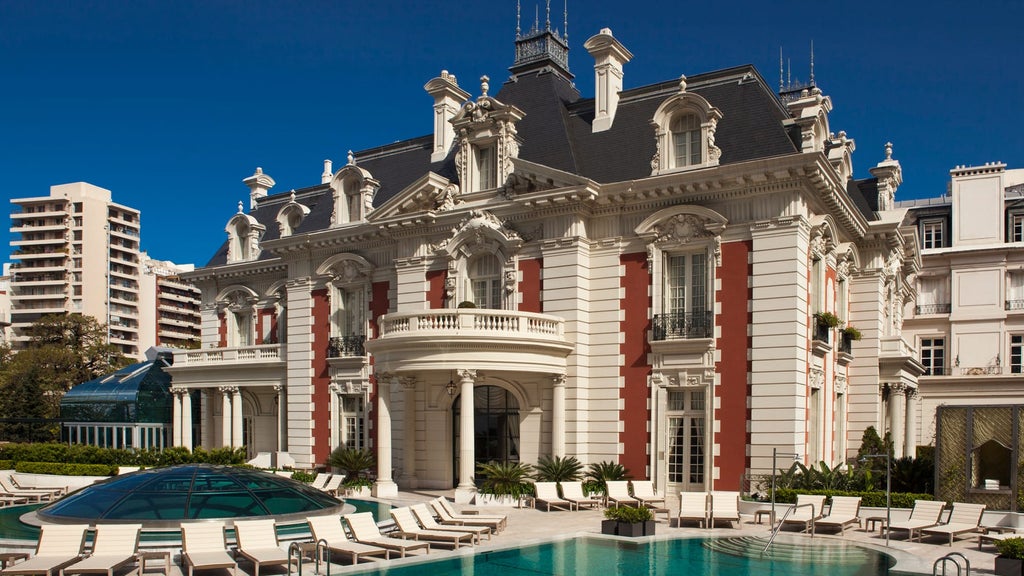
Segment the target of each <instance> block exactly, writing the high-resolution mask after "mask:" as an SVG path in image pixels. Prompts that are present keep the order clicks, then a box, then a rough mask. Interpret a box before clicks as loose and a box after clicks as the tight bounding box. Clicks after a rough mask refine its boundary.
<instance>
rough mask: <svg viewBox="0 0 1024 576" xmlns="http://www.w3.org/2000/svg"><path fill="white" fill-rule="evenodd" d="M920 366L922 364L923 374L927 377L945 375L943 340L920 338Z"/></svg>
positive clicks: (944, 347)
mask: <svg viewBox="0 0 1024 576" xmlns="http://www.w3.org/2000/svg"><path fill="white" fill-rule="evenodd" d="M921 364H924V373H925V375H927V376H942V375H943V374H945V367H946V339H945V338H921Z"/></svg>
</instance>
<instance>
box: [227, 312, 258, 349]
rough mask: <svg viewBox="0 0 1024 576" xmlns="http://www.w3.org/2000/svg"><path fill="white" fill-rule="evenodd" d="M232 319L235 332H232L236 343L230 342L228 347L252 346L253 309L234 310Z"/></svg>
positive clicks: (231, 315) (231, 313) (231, 314)
mask: <svg viewBox="0 0 1024 576" xmlns="http://www.w3.org/2000/svg"><path fill="white" fill-rule="evenodd" d="M230 317H231V319H232V324H233V326H232V328H233V330H231V331H230V332H231V333H232V335H233V336H234V342H229V343H228V346H231V345H234V346H252V331H253V324H252V308H243V309H241V310H232V311H231V312H230Z"/></svg>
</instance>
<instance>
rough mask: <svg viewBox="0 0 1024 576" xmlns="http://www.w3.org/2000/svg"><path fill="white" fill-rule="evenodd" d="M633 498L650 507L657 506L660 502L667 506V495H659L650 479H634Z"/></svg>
mask: <svg viewBox="0 0 1024 576" xmlns="http://www.w3.org/2000/svg"><path fill="white" fill-rule="evenodd" d="M633 498H636V499H637V500H639V501H640V503H641V504H643V505H644V506H647V507H649V508H657V507H658V504H661V506H665V497H664V496H660V495H658V491H657V490H655V489H654V482H651V481H650V480H633Z"/></svg>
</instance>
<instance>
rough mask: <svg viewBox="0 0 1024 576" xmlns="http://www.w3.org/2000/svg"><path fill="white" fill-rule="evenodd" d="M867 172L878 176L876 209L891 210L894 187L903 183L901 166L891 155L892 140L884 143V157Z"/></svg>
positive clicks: (894, 202) (894, 198) (893, 202)
mask: <svg viewBox="0 0 1024 576" xmlns="http://www.w3.org/2000/svg"><path fill="white" fill-rule="evenodd" d="M868 172H871V175H872V176H874V177H875V178H878V210H879V212H884V211H886V210H892V209H893V207H894V206H895V204H896V189H897V188H899V187H900V184H902V183H903V168H902V167H900V161H899V160H894V159H893V157H892V142H886V143H885V159H884V160H882V161H881V162H879V163H878V164H877V165H876V166H875V167H874V168H869V169H868Z"/></svg>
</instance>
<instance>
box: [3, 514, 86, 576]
mask: <svg viewBox="0 0 1024 576" xmlns="http://www.w3.org/2000/svg"><path fill="white" fill-rule="evenodd" d="M87 530H89V526H88V525H86V524H44V525H43V526H42V527H41V528H40V532H39V542H38V543H37V544H36V553H35V555H34V556H32V557H31V558H29V559H28V560H26V561H24V562H22V563H21V564H15V565H14V566H10V567H8V568H5V569H4V570H3V571H0V574H4V575H10V574H43V575H44V576H53V573H54V572H58V571H60V569H61V568H63V567H65V566H67V565H69V564H71V563H72V562H74V561H76V560H78V559H79V558H81V557H82V548H83V547H84V546H85V533H86V531H87Z"/></svg>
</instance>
